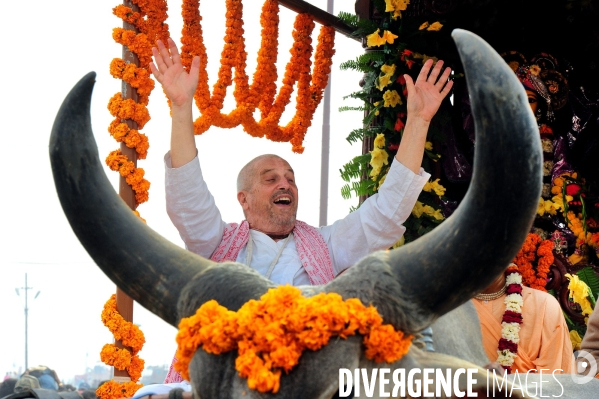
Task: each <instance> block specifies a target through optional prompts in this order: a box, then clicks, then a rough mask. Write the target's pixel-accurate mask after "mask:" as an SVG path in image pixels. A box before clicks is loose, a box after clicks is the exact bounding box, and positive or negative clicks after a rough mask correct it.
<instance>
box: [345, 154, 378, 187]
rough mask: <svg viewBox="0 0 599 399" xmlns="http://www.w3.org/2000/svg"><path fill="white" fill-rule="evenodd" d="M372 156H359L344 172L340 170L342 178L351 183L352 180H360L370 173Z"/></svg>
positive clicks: (346, 165)
mask: <svg viewBox="0 0 599 399" xmlns="http://www.w3.org/2000/svg"><path fill="white" fill-rule="evenodd" d="M370 158H371V157H370V154H364V155H358V156H357V157H355V158H354V159H352V160H351V161H349V162H348V163H346V164H345V165H343V170H341V169H340V170H339V173H341V178H342V179H343V180H344V181H346V182H349V181H351V180H352V179H359V178H361V177H362V176H364V174H365V173H366V172H367V171H368V163H369V162H370Z"/></svg>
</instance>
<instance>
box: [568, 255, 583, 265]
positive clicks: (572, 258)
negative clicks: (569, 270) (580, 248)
mask: <svg viewBox="0 0 599 399" xmlns="http://www.w3.org/2000/svg"><path fill="white" fill-rule="evenodd" d="M583 259H584V256H582V255H579V254H577V253H576V252H574V253H573V254H572V255H570V256H568V261H569V262H570V263H571V264H572V265H575V264H577V263H580V262H581V261H582V260H583Z"/></svg>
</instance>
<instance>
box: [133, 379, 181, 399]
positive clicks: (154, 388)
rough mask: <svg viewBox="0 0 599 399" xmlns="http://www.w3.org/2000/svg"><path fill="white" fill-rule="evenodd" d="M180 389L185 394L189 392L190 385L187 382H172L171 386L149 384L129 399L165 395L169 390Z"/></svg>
mask: <svg viewBox="0 0 599 399" xmlns="http://www.w3.org/2000/svg"><path fill="white" fill-rule="evenodd" d="M177 388H181V389H182V390H183V391H185V392H191V384H190V383H189V382H187V381H181V382H174V383H172V384H151V385H144V386H143V387H141V388H139V389H138V390H137V392H135V395H133V397H132V398H131V399H139V398H141V397H143V396H148V395H167V394H168V393H169V392H170V391H171V390H173V389H177Z"/></svg>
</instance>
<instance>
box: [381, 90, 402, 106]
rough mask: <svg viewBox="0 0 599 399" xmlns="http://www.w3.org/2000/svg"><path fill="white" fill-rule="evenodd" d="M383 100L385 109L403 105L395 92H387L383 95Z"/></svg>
mask: <svg viewBox="0 0 599 399" xmlns="http://www.w3.org/2000/svg"><path fill="white" fill-rule="evenodd" d="M383 100H385V103H384V106H385V107H395V106H396V105H397V104H403V103H402V102H401V98H400V97H399V94H398V93H397V91H395V90H387V91H386V92H385V94H383Z"/></svg>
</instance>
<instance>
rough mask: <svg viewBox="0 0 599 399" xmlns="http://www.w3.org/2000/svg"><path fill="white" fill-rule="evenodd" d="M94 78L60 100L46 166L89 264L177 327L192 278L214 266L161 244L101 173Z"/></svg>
mask: <svg viewBox="0 0 599 399" xmlns="http://www.w3.org/2000/svg"><path fill="white" fill-rule="evenodd" d="M95 76H96V74H95V73H94V72H91V73H89V74H87V75H86V76H85V77H83V79H81V80H80V81H79V83H77V85H76V86H75V87H74V88H73V89H72V90H71V92H70V93H69V95H68V96H67V97H66V99H65V100H64V102H63V104H62V106H61V107H60V110H59V111H58V115H57V116H56V120H55V121H54V126H53V127H52V135H51V137H50V160H51V163H52V172H53V175H54V182H55V184H56V191H57V192H58V197H59V198H60V203H61V204H62V208H63V210H64V212H65V214H66V216H67V218H68V220H69V223H70V224H71V227H72V228H73V231H74V232H75V234H76V235H77V237H78V238H79V240H80V241H81V244H83V246H84V247H85V249H86V250H87V252H88V253H89V254H90V256H91V257H92V259H94V261H95V262H96V263H97V264H98V266H99V267H100V268H101V269H102V271H103V272H104V273H105V274H106V275H107V276H108V277H109V278H110V279H111V280H112V281H113V282H114V283H115V284H116V285H117V286H118V287H120V288H121V289H122V290H123V291H124V292H126V293H127V295H129V296H131V297H132V298H133V299H134V300H136V301H137V302H139V303H140V304H141V305H142V306H144V307H145V308H147V309H148V310H150V311H151V312H153V313H154V314H156V315H158V316H159V317H160V318H162V319H163V320H164V321H166V322H167V323H169V324H171V325H173V326H175V327H176V326H177V323H178V319H177V301H178V299H179V294H180V291H181V289H182V288H183V287H184V286H185V285H186V284H187V283H188V282H189V281H190V280H192V277H193V276H194V275H196V274H197V273H199V272H201V271H202V270H205V269H207V268H208V267H210V265H212V264H213V262H211V261H208V260H206V259H203V258H201V257H199V256H197V255H195V254H193V253H191V252H189V251H186V250H184V249H182V248H179V247H178V246H176V245H175V244H173V243H171V242H169V241H168V240H166V239H164V238H163V237H161V236H160V235H159V234H158V233H156V232H155V231H153V230H152V229H150V228H149V227H147V226H146V225H145V224H144V223H143V222H142V221H141V220H140V219H139V218H138V217H136V216H135V215H134V214H133V212H131V210H130V209H129V208H128V207H127V206H126V205H125V203H124V202H123V200H122V199H121V198H120V197H119V196H118V195H117V194H116V193H115V191H114V189H113V188H112V185H111V184H110V182H109V181H108V178H107V177H106V175H105V174H104V171H103V170H102V166H101V164H100V160H99V156H98V148H97V146H96V143H95V141H94V137H93V132H92V129H91V122H90V114H89V106H90V101H91V93H92V89H93V86H94V81H95Z"/></svg>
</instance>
